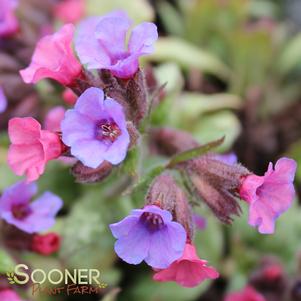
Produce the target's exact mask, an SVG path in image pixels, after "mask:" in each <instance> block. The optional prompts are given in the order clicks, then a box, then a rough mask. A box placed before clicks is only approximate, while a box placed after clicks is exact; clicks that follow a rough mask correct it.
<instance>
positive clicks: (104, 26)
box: [75, 11, 158, 78]
mask: <svg viewBox="0 0 301 301" xmlns="http://www.w3.org/2000/svg"><path fill="white" fill-rule="evenodd" d="M131 25H132V21H131V20H130V19H129V18H128V16H127V15H126V14H125V13H124V12H122V11H115V12H113V13H110V14H108V15H105V16H103V17H92V18H89V19H87V20H85V21H83V22H82V23H80V25H79V29H78V34H77V37H76V39H75V48H76V51H77V54H78V56H79V58H80V61H81V62H82V64H87V68H88V69H108V70H111V72H112V73H113V75H115V76H117V77H120V78H130V77H131V76H132V75H134V74H135V73H136V71H137V70H138V67H139V57H140V56H142V55H147V54H150V53H152V52H153V51H154V48H153V44H154V42H155V41H156V40H157V39H158V32H157V27H156V25H155V24H153V23H149V22H144V23H141V24H140V25H138V26H136V27H134V28H133V30H132V31H131V35H130V37H129V40H128V43H127V34H128V31H129V30H130V27H131Z"/></svg>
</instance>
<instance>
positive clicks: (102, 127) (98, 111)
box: [61, 88, 130, 168]
mask: <svg viewBox="0 0 301 301" xmlns="http://www.w3.org/2000/svg"><path fill="white" fill-rule="evenodd" d="M61 126H62V133H63V136H62V139H63V142H64V143H65V144H66V145H68V146H70V151H71V154H72V155H73V156H74V157H76V158H77V159H79V160H80V161H81V162H82V163H83V164H84V165H85V166H87V167H91V168H97V167H98V166H99V165H100V164H102V163H103V162H104V161H108V162H110V163H112V164H119V163H120V162H122V161H123V160H124V158H125V156H126V154H127V149H128V146H129V143H130V136H129V133H128V131H127V124H126V119H125V115H124V112H123V108H122V106H121V105H120V104H119V103H118V102H117V101H115V100H114V99H111V98H106V99H105V98H104V93H103V91H102V90H101V89H98V88H89V89H87V90H86V91H85V92H84V93H83V94H82V95H81V96H80V97H79V99H78V100H77V102H76V104H75V106H74V109H71V110H68V111H67V112H66V115H65V118H64V120H63V121H62V124H61Z"/></svg>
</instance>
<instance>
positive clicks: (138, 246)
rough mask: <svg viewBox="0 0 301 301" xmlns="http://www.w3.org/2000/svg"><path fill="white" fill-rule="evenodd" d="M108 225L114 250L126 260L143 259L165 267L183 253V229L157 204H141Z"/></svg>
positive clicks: (151, 264) (184, 238)
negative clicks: (118, 220) (112, 238)
mask: <svg viewBox="0 0 301 301" xmlns="http://www.w3.org/2000/svg"><path fill="white" fill-rule="evenodd" d="M110 229H111V231H112V234H113V235H114V237H115V238H117V242H116V243H115V251H116V253H117V255H118V256H119V257H120V258H122V259H123V260H124V261H126V262H127V263H131V264H138V263H141V262H142V261H143V260H144V261H145V262H146V263H147V264H148V265H150V266H151V267H153V268H157V269H160V268H161V269H162V268H166V267H168V266H169V265H170V264H171V263H172V262H173V261H174V260H176V259H178V258H179V257H181V255H182V254H183V250H184V246H185V241H186V232H185V230H184V228H183V226H182V225H181V224H179V223H177V222H174V221H172V215H171V214H170V212H169V211H167V210H163V209H161V208H159V207H158V206H154V205H151V206H145V207H144V208H143V209H135V210H132V212H131V214H130V215H129V216H128V217H126V218H124V219H123V220H122V221H120V222H119V223H116V224H111V225H110Z"/></svg>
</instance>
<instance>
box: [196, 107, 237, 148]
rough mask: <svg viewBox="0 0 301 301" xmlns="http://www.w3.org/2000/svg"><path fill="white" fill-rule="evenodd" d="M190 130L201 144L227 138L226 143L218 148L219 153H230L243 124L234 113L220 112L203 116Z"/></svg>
mask: <svg viewBox="0 0 301 301" xmlns="http://www.w3.org/2000/svg"><path fill="white" fill-rule="evenodd" d="M190 130H191V131H192V133H193V136H194V137H195V138H196V139H197V141H200V142H201V143H204V142H206V141H212V140H215V139H218V137H220V136H225V142H224V143H223V144H222V145H221V146H220V147H218V151H228V150H229V149H230V148H231V147H232V145H233V143H234V141H235V140H236V139H237V137H238V135H239V134H240V131H241V124H240V121H239V120H238V118H237V117H236V115H235V114H234V113H232V112H230V111H220V112H216V113H215V114H210V115H204V116H202V117H201V118H200V119H199V120H198V121H195V123H194V126H193V128H190Z"/></svg>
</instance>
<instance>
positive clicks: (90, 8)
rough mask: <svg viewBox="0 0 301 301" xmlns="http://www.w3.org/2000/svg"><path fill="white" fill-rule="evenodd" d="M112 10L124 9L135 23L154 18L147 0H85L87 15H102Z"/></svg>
mask: <svg viewBox="0 0 301 301" xmlns="http://www.w3.org/2000/svg"><path fill="white" fill-rule="evenodd" d="M113 10H124V11H126V12H127V13H128V14H129V16H130V17H131V18H132V19H134V20H135V22H137V23H140V22H143V21H152V20H153V19H154V11H153V9H152V7H151V5H150V4H149V3H148V1H147V0H130V1H125V0H110V1H103V0H101V1H100V0H87V13H88V15H92V16H95V15H104V14H106V13H110V12H112V11H113Z"/></svg>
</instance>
